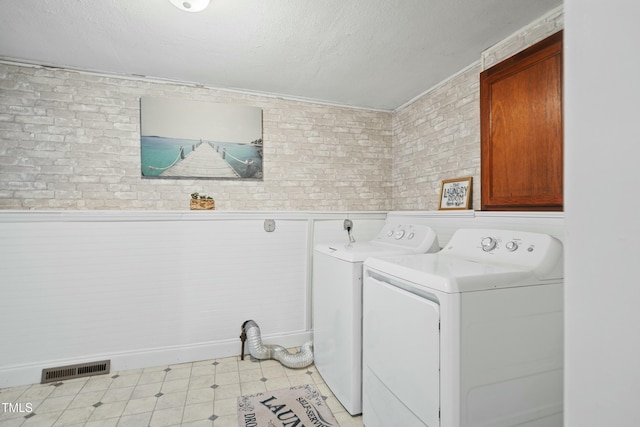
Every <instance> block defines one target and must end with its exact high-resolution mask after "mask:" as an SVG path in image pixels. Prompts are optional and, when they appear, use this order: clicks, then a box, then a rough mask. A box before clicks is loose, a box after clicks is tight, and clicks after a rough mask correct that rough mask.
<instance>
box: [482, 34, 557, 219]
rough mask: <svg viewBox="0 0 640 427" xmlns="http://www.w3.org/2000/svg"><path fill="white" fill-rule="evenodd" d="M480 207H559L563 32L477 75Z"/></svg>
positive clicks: (541, 208) (500, 208)
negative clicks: (478, 94) (478, 81)
mask: <svg viewBox="0 0 640 427" xmlns="http://www.w3.org/2000/svg"><path fill="white" fill-rule="evenodd" d="M480 126H481V156H482V157H481V190H482V197H481V198H482V210H525V211H526V210H562V207H563V205H562V203H563V200H562V197H563V196H562V194H563V191H562V190H563V180H562V177H563V121H562V31H561V32H559V33H556V34H554V35H553V36H551V37H549V38H547V39H545V40H543V41H541V42H539V43H537V44H535V45H533V46H531V47H530V48H528V49H526V50H524V51H522V52H521V53H519V54H516V55H514V56H512V57H511V58H508V59H506V60H504V61H503V62H501V63H499V64H497V65H495V66H493V67H491V68H489V69H487V70H485V71H483V72H482V73H481V74H480Z"/></svg>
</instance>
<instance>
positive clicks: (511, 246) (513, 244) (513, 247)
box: [505, 240, 518, 252]
mask: <svg viewBox="0 0 640 427" xmlns="http://www.w3.org/2000/svg"><path fill="white" fill-rule="evenodd" d="M505 248H507V250H508V251H510V252H513V251H515V250H516V249H518V243H517V242H514V241H513V240H512V241H510V242H509V243H507V244H506V245H505Z"/></svg>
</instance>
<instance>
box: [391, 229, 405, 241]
mask: <svg viewBox="0 0 640 427" xmlns="http://www.w3.org/2000/svg"><path fill="white" fill-rule="evenodd" d="M404 233H405V231H404V230H398V231H396V234H394V235H393V237H394V238H395V239H396V240H400V239H402V238H403V237H404Z"/></svg>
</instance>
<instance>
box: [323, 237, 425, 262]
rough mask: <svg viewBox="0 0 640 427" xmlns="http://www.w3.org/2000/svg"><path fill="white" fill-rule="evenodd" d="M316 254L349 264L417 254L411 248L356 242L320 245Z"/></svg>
mask: <svg viewBox="0 0 640 427" xmlns="http://www.w3.org/2000/svg"><path fill="white" fill-rule="evenodd" d="M315 251H316V253H321V254H326V255H329V256H332V257H334V258H338V259H341V260H343V261H347V262H363V261H364V260H365V259H367V258H369V257H371V256H376V257H390V256H397V255H401V254H410V253H415V250H412V249H409V248H400V247H397V246H390V245H381V244H377V243H373V242H355V243H351V244H348V245H346V244H320V245H316V247H315Z"/></svg>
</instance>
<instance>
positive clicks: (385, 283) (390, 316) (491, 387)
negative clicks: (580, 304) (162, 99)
mask: <svg viewBox="0 0 640 427" xmlns="http://www.w3.org/2000/svg"><path fill="white" fill-rule="evenodd" d="M562 254H563V250H562V244H561V242H560V241H559V240H557V239H555V238H554V237H551V236H548V235H545V234H538V233H528V232H520V231H505V230H480V229H462V230H458V231H457V232H456V233H455V234H454V235H453V237H452V238H451V241H450V242H449V244H447V245H446V246H445V247H444V248H443V249H442V251H440V252H439V253H436V254H425V255H406V256H398V257H392V258H387V259H383V258H369V259H368V260H367V261H365V263H364V290H363V422H364V424H365V425H366V426H367V427H388V426H394V425H398V426H400V425H401V426H404V427H413V426H415V427H418V426H420V427H424V426H429V427H433V426H440V427H469V426H478V427H479V426H483V427H489V426H515V425H518V426H527V427H534V426H535V427H558V426H561V425H562V407H563V406H562V395H563V387H562V384H563V297H562V296H563V270H562V264H563V257H562Z"/></svg>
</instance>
